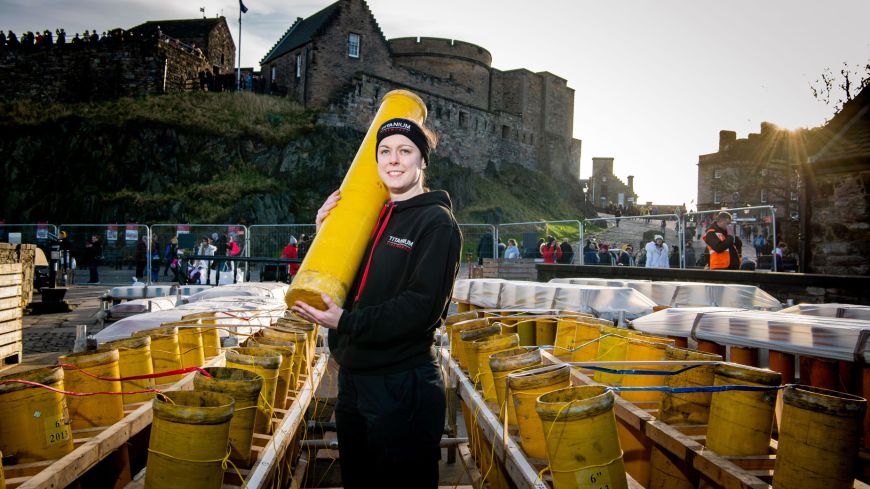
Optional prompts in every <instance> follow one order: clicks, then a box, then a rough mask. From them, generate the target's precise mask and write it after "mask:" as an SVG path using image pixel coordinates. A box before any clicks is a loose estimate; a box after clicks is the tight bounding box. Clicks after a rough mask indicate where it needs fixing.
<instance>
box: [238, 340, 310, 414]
mask: <svg viewBox="0 0 870 489" xmlns="http://www.w3.org/2000/svg"><path fill="white" fill-rule="evenodd" d="M248 346H250V347H252V348H264V349H266V350H275V351H277V352H278V353H280V354H281V367H280V368H279V369H278V383H277V384H276V386H275V407H276V408H279V409H286V408H287V407H288V406H289V405H290V404H291V401H290V399H288V393H289V392H290V386H293V391H294V392H295V391H296V378H297V375H296V373H297V371H298V370H299V369H298V368H297V367H296V366H295V365H293V359H294V358H295V357H296V343H294V342H292V341H283V340H279V339H275V338H251V339H249V340H248Z"/></svg>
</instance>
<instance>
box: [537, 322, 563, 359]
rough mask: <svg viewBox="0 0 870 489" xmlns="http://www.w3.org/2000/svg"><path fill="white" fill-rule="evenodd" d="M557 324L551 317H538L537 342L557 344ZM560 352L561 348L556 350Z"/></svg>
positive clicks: (540, 344) (541, 344)
mask: <svg viewBox="0 0 870 489" xmlns="http://www.w3.org/2000/svg"><path fill="white" fill-rule="evenodd" d="M556 332H557V324H556V319H555V318H551V317H543V318H538V319H537V320H536V321H535V343H536V344H538V345H539V346H543V345H555V344H556ZM556 353H559V350H556Z"/></svg>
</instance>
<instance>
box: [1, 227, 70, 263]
mask: <svg viewBox="0 0 870 489" xmlns="http://www.w3.org/2000/svg"><path fill="white" fill-rule="evenodd" d="M49 235H54V236H57V235H58V230H57V226H55V225H54V224H48V223H45V222H41V223H37V224H6V223H4V222H0V243H13V244H34V245H37V246H39V247H40V248H43V251H44V252H45V256H46V257H47V256H48V249H47V248H45V246H48V242H49V237H50V236H49Z"/></svg>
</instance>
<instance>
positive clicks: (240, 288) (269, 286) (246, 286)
mask: <svg viewBox="0 0 870 489" xmlns="http://www.w3.org/2000/svg"><path fill="white" fill-rule="evenodd" d="M289 288H290V286H289V285H287V284H285V283H281V282H245V283H241V284H228V285H221V286H220V287H215V288H210V289H206V290H203V291H201V292H197V293H196V294H193V295H191V296H190V297H188V298H187V299H186V300H185V302H187V303H191V302H197V301H201V300H204V299H213V298H215V297H232V296H236V297H240V296H251V297H272V298H275V299H283V298H284V295H285V294H287V289H289Z"/></svg>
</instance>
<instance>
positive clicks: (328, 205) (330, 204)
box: [314, 190, 341, 233]
mask: <svg viewBox="0 0 870 489" xmlns="http://www.w3.org/2000/svg"><path fill="white" fill-rule="evenodd" d="M339 200H341V190H336V191H335V192H333V193H331V194H329V197H327V198H326V201H324V202H323V205H321V206H320V209H318V210H317V216H316V218H315V220H314V230H315V232H317V233H319V232H320V226H322V225H323V221H324V220H325V219H326V217H327V216H328V215H329V211H331V210H332V209H335V206H337V205H338V201H339Z"/></svg>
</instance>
